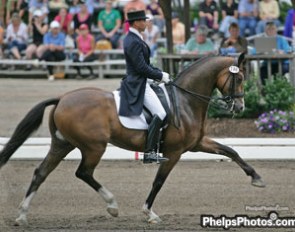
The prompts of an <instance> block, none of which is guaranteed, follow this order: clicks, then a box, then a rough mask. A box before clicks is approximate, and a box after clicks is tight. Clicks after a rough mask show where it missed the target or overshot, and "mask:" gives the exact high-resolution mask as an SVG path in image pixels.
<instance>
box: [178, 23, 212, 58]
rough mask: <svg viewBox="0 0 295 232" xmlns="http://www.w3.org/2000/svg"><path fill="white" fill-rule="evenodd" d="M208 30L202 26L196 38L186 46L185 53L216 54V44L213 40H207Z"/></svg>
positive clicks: (191, 39) (190, 40)
mask: <svg viewBox="0 0 295 232" xmlns="http://www.w3.org/2000/svg"><path fill="white" fill-rule="evenodd" d="M207 35H208V28H207V26H205V25H200V26H199V27H198V29H197V31H196V33H195V37H193V38H190V39H189V40H188V41H187V43H186V44H185V48H184V51H183V52H184V53H191V54H198V55H205V54H206V55H207V54H210V53H214V52H215V50H214V44H213V42H212V41H211V39H209V38H207Z"/></svg>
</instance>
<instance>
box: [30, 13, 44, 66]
mask: <svg viewBox="0 0 295 232" xmlns="http://www.w3.org/2000/svg"><path fill="white" fill-rule="evenodd" d="M41 16H42V12H41V11H40V10H36V11H35V12H34V15H33V19H32V28H33V33H32V34H33V36H32V37H33V42H32V43H31V44H30V45H29V46H28V47H27V49H26V59H28V60H31V59H33V58H41V56H42V54H43V53H44V50H45V47H44V46H42V44H43V36H44V35H45V33H46V32H47V30H48V25H47V24H46V23H44V22H42V20H41ZM31 68H32V66H31V65H27V67H26V70H30V69H31Z"/></svg>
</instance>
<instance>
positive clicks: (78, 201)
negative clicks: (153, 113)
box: [0, 79, 295, 232]
mask: <svg viewBox="0 0 295 232" xmlns="http://www.w3.org/2000/svg"><path fill="white" fill-rule="evenodd" d="M85 86H96V87H101V88H104V89H107V90H113V89H115V88H117V87H118V86H119V80H118V79H113V80H95V81H75V80H66V81H55V82H52V83H51V82H47V81H46V80H11V79H0V97H1V101H0V112H1V120H0V136H4V137H9V136H10V135H11V133H12V132H13V130H14V128H15V126H16V124H17V123H18V122H19V120H20V119H21V118H22V117H23V116H24V115H25V114H26V113H27V111H28V109H30V108H31V107H32V106H33V105H35V104H36V103H37V102H39V101H41V100H44V99H46V98H48V97H55V96H58V95H61V94H63V93H64V92H66V91H68V90H72V89H75V88H79V87H85ZM47 114H48V111H47ZM47 136H49V134H48V129H47V120H46V118H45V119H44V123H43V125H42V127H41V128H40V130H38V132H37V133H36V134H35V135H34V137H47ZM39 163H40V161H20V160H19V161H17V160H13V161H9V162H8V164H7V165H6V166H4V167H3V168H2V169H1V170H0V231H1V232H2V231H5V232H6V231H36V232H37V231H106V230H117V231H122V230H125V231H130V230H139V231H143V230H147V231H173V230H182V231H223V229H212V228H211V229H209V228H202V227H200V216H201V215H202V214H213V215H214V216H219V215H221V214H224V215H227V216H234V215H238V214H248V215H250V216H266V215H267V214H268V213H269V211H249V210H246V207H247V206H250V207H251V206H265V207H277V206H279V207H280V208H283V209H284V210H281V211H277V212H278V214H279V216H280V217H282V216H288V217H294V218H295V180H294V175H295V161H249V163H250V164H251V165H252V166H253V167H254V168H255V170H256V171H257V172H258V173H259V174H260V175H261V176H262V177H263V179H264V181H265V182H266V184H267V187H266V188H255V187H252V186H251V185H250V178H249V177H247V176H246V175H245V174H244V172H243V171H242V170H241V169H240V168H239V167H238V166H237V165H236V164H235V163H233V162H216V161H189V162H188V161H186V162H179V163H178V164H177V166H176V167H175V169H174V170H173V171H172V173H171V175H170V176H169V178H168V180H167V181H166V183H165V185H164V187H163V188H162V190H161V191H160V193H159V194H158V197H157V198H156V201H155V204H154V207H153V209H154V211H155V212H156V213H157V214H158V215H159V216H160V217H161V219H162V220H163V222H162V223H159V224H155V225H154V224H148V223H147V222H146V221H147V217H146V216H145V215H144V214H143V213H142V212H141V207H142V205H143V203H144V201H145V199H146V197H147V195H148V193H149V191H150V189H151V185H152V182H153V179H154V176H155V174H156V170H157V165H156V164H152V165H143V164H142V163H141V162H140V161H102V162H101V163H100V164H99V165H98V167H97V169H96V171H95V178H96V179H97V180H98V181H99V182H100V183H101V184H103V185H105V186H106V187H107V188H108V189H109V190H110V191H112V192H113V194H114V195H115V197H116V199H117V201H118V204H119V217H118V218H112V217H111V216H109V215H108V213H107V212H106V205H105V202H104V201H103V200H102V199H101V198H100V196H99V195H98V194H97V193H95V192H94V191H93V190H92V189H91V188H90V187H89V186H88V185H86V184H85V183H83V182H82V181H80V180H78V179H77V178H76V177H75V175H74V173H75V171H76V169H77V167H78V164H79V162H78V161H63V162H62V163H61V164H60V165H59V166H58V167H57V169H56V170H55V171H54V172H53V173H52V174H51V175H50V176H49V177H48V179H47V180H46V181H45V183H44V184H43V185H42V186H41V187H40V189H39V191H38V194H37V195H36V197H35V198H34V200H33V201H32V204H31V207H30V209H29V213H28V220H29V223H30V224H29V226H27V227H17V226H14V220H15V218H16V217H17V207H18V205H19V203H20V202H21V200H22V198H23V197H24V195H25V192H26V190H27V188H28V186H29V183H30V181H31V178H32V175H33V172H34V169H35V168H36V167H37V166H38V164H39ZM230 231H289V232H291V231H294V228H290V229H259V228H251V229H249V228H247V229H245V228H236V229H231V230H230Z"/></svg>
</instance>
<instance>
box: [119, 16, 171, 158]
mask: <svg viewBox="0 0 295 232" xmlns="http://www.w3.org/2000/svg"><path fill="white" fill-rule="evenodd" d="M146 19H148V18H147V17H146V15H145V12H144V11H132V12H128V13H127V21H128V22H129V24H130V29H129V33H128V34H127V36H126V37H125V39H124V43H123V46H124V55H125V59H126V67H127V76H126V77H125V78H124V79H123V80H122V83H121V102H120V110H119V115H121V116H127V117H129V116H138V115H140V114H141V113H142V110H143V106H145V107H146V108H148V109H149V110H150V112H151V113H152V115H153V119H152V122H151V123H150V125H149V128H148V135H147V140H146V145H145V149H144V159H143V162H144V163H151V162H156V161H165V160H167V159H166V158H163V157H157V153H156V149H157V143H158V140H159V135H160V129H161V126H162V123H163V120H164V118H165V117H166V112H165V110H164V108H163V106H162V104H161V102H160V100H159V98H158V97H157V95H156V94H155V92H154V91H153V90H152V88H151V87H150V84H149V81H148V79H153V80H156V81H162V82H164V83H169V82H170V79H169V74H168V73H165V72H162V71H161V70H160V69H158V68H155V67H153V66H152V65H151V64H150V60H149V58H150V49H149V46H148V45H147V44H146V43H145V42H144V41H143V38H142V35H141V33H142V32H143V31H144V30H145V28H146V26H147V24H146Z"/></svg>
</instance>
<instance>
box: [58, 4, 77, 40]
mask: <svg viewBox="0 0 295 232" xmlns="http://www.w3.org/2000/svg"><path fill="white" fill-rule="evenodd" d="M54 21H57V22H59V24H60V26H61V29H62V31H63V32H64V33H65V34H71V24H72V21H73V16H72V15H71V14H70V13H68V10H67V8H65V7H64V8H61V9H60V10H59V13H58V15H57V16H55V18H54Z"/></svg>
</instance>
